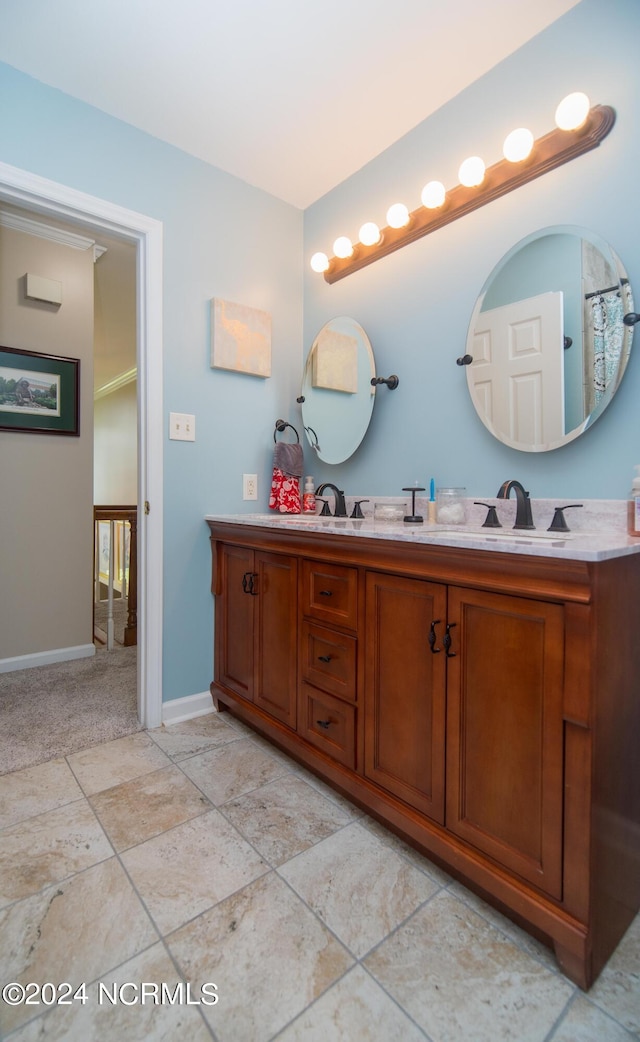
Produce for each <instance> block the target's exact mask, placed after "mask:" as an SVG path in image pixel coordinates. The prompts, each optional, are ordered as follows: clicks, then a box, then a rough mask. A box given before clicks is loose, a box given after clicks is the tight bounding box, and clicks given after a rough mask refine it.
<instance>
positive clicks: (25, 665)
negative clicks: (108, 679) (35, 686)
mask: <svg viewBox="0 0 640 1042" xmlns="http://www.w3.org/2000/svg"><path fill="white" fill-rule="evenodd" d="M95 653H96V649H95V645H94V644H78V645H76V647H73V648H53V649H52V650H51V651H36V652H34V653H33V654H32V655H16V656H15V658H1V659H0V673H13V672H14V671H15V670H16V669H31V668H32V667H33V666H50V665H52V664H53V663H54V662H69V661H71V659H74V658H91V657H92V655H95Z"/></svg>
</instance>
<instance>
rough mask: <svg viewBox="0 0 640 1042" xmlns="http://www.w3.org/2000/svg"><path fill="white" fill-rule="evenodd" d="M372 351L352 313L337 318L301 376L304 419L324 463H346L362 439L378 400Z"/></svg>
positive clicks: (322, 332) (316, 345)
mask: <svg viewBox="0 0 640 1042" xmlns="http://www.w3.org/2000/svg"><path fill="white" fill-rule="evenodd" d="M375 375H376V369H375V361H374V357H373V350H372V348H371V344H370V343H369V338H368V336H367V334H366V333H365V331H364V329H363V328H362V326H359V325H358V323H357V322H355V321H354V320H353V319H352V318H347V317H341V318H333V319H331V321H330V322H327V324H326V325H325V326H323V327H322V329H321V330H320V332H319V333H318V335H317V337H316V338H315V340H314V342H313V345H312V347H311V350H310V352H309V355H308V357H307V362H306V365H305V369H304V375H303V378H302V422H303V424H304V429H305V433H306V435H307V439H308V441H309V444H310V445H311V447H312V448H313V449H315V451H316V453H317V454H318V457H319V458H320V459H321V460H323V461H324V462H325V463H343V462H344V460H346V459H349V456H352V455H353V453H354V452H355V451H356V449H357V448H358V446H359V444H360V442H361V441H362V439H363V438H364V436H365V434H366V432H367V427H368V426H369V420H370V419H371V412H372V410H373V403H374V399H375V388H374V387H372V386H371V379H372V377H374V376H375Z"/></svg>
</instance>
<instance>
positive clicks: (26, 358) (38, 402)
mask: <svg viewBox="0 0 640 1042" xmlns="http://www.w3.org/2000/svg"><path fill="white" fill-rule="evenodd" d="M2 430H5V431H21V432H24V433H30V434H66V435H70V436H72V437H77V436H78V435H79V434H80V359H79V358H65V357H63V356H62V355H49V354H43V353H41V352H39V351H25V350H23V349H22V348H19V347H0V431H2Z"/></svg>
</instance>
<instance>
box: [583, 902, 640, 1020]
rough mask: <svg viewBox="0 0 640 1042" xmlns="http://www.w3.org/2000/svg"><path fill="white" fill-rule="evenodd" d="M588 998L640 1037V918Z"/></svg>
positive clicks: (625, 936)
mask: <svg viewBox="0 0 640 1042" xmlns="http://www.w3.org/2000/svg"><path fill="white" fill-rule="evenodd" d="M589 998H590V999H591V1001H592V1002H595V1004H596V1005H597V1006H599V1007H600V1009H602V1010H604V1012H605V1013H609V1014H610V1016H612V1017H615V1019H616V1020H618V1021H620V1023H621V1024H622V1025H624V1027H625V1028H626V1029H627V1030H628V1031H632V1032H635V1034H636V1035H639V1036H640V915H637V916H636V918H635V919H634V920H633V922H632V923H631V926H630V927H629V929H628V930H627V932H626V934H625V935H624V937H623V938H622V940H621V941H620V944H619V945H618V947H617V948H616V950H615V951H614V953H613V955H612V956H611V958H610V959H609V962H608V963H607V965H606V966H605V967H604V969H603V971H602V973H601V974H600V976H599V977H598V979H597V981H596V982H595V984H594V985H593V987H592V988H591V991H590V992H589Z"/></svg>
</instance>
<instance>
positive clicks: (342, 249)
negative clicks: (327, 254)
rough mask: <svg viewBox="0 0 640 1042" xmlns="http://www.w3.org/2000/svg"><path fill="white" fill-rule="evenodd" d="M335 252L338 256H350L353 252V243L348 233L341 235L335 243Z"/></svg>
mask: <svg viewBox="0 0 640 1042" xmlns="http://www.w3.org/2000/svg"><path fill="white" fill-rule="evenodd" d="M333 252H334V253H335V255H336V257H342V258H345V257H350V256H351V254H352V253H353V243H352V242H351V239H349V238H348V236H346V235H339V236H338V238H337V239H336V241H335V242H334V244H333Z"/></svg>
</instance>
